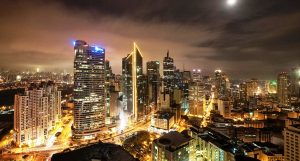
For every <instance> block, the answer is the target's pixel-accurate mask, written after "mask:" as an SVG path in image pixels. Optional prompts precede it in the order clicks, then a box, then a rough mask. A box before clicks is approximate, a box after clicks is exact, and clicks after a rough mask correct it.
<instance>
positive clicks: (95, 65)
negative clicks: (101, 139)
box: [72, 40, 106, 139]
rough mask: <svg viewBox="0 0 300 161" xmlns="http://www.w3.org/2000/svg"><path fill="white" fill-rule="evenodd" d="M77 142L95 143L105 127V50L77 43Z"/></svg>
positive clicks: (74, 131)
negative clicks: (79, 140)
mask: <svg viewBox="0 0 300 161" xmlns="http://www.w3.org/2000/svg"><path fill="white" fill-rule="evenodd" d="M74 50H75V60H74V124H73V127H72V130H73V138H74V139H92V138H94V137H96V136H97V134H98V133H99V132H100V131H101V129H102V128H103V127H104V126H105V116H106V112H105V110H106V106H105V103H106V100H105V97H106V94H105V67H104V65H105V50H104V48H100V47H98V46H90V45H88V44H87V43H86V42H85V41H82V40H77V41H75V43H74Z"/></svg>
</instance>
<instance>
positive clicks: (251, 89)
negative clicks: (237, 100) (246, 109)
mask: <svg viewBox="0 0 300 161" xmlns="http://www.w3.org/2000/svg"><path fill="white" fill-rule="evenodd" d="M246 89H247V101H249V100H250V98H251V97H254V96H255V95H256V94H257V89H258V80H257V79H251V80H250V81H248V82H246Z"/></svg>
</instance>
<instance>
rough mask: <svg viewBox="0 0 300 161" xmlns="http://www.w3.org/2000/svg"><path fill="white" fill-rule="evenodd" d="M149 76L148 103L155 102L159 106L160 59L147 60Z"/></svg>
mask: <svg viewBox="0 0 300 161" xmlns="http://www.w3.org/2000/svg"><path fill="white" fill-rule="evenodd" d="M147 78H148V81H147V91H148V94H147V95H148V99H147V101H148V105H150V104H153V105H154V106H155V108H157V101H158V98H159V93H160V92H159V91H160V90H159V89H160V86H159V85H160V74H159V61H150V62H147Z"/></svg>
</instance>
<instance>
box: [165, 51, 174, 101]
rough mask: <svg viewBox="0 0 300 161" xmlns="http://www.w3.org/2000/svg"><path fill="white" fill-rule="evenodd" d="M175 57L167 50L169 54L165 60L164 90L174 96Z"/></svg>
mask: <svg viewBox="0 0 300 161" xmlns="http://www.w3.org/2000/svg"><path fill="white" fill-rule="evenodd" d="M174 70H175V66H174V59H173V58H171V57H170V56H169V51H168V52H167V56H166V57H165V58H164V60H163V81H164V83H163V84H164V87H163V88H164V91H165V92H166V93H168V94H170V97H171V98H172V97H173V95H172V92H173V90H174V86H175V84H174V77H175V76H174Z"/></svg>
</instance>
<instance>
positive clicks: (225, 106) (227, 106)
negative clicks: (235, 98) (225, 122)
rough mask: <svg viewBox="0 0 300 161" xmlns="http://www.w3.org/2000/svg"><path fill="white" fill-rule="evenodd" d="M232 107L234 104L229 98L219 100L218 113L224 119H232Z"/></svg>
mask: <svg viewBox="0 0 300 161" xmlns="http://www.w3.org/2000/svg"><path fill="white" fill-rule="evenodd" d="M232 107H233V103H232V102H231V101H230V99H229V98H228V97H223V98H219V99H218V111H219V112H220V115H222V116H223V117H224V118H228V119H231V110H232Z"/></svg>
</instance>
